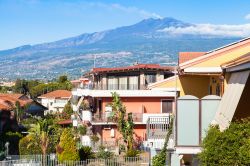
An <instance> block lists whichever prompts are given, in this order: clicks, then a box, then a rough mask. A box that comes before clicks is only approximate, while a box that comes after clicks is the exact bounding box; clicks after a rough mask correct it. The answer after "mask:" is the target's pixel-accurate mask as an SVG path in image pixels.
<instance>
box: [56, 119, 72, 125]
mask: <svg viewBox="0 0 250 166" xmlns="http://www.w3.org/2000/svg"><path fill="white" fill-rule="evenodd" d="M57 123H58V124H59V125H68V124H72V120H71V119H67V120H62V121H59V122H57Z"/></svg>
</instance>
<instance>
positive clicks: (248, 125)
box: [198, 119, 250, 166]
mask: <svg viewBox="0 0 250 166" xmlns="http://www.w3.org/2000/svg"><path fill="white" fill-rule="evenodd" d="M202 147H203V150H202V152H201V153H200V154H199V155H198V158H199V159H200V161H201V165H203V166H208V165H209V166H215V165H239V166H241V165H250V150H249V149H250V119H245V120H242V121H238V122H233V123H231V124H230V126H229V128H227V129H226V130H224V131H223V132H220V130H219V127H218V126H211V127H210V128H209V130H208V132H207V136H206V137H205V138H204V140H203V144H202Z"/></svg>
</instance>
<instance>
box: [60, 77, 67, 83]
mask: <svg viewBox="0 0 250 166" xmlns="http://www.w3.org/2000/svg"><path fill="white" fill-rule="evenodd" d="M66 81H68V77H67V76H66V75H62V76H60V77H59V78H58V82H59V83H65V82H66Z"/></svg>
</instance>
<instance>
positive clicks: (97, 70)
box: [90, 64, 174, 73]
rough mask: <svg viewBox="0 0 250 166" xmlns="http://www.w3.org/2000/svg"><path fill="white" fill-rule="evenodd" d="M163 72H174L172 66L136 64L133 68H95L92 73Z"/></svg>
mask: <svg viewBox="0 0 250 166" xmlns="http://www.w3.org/2000/svg"><path fill="white" fill-rule="evenodd" d="M142 69H144V70H145V69H148V70H162V71H174V67H172V66H160V65H159V64H136V65H133V66H125V67H114V68H93V69H92V71H91V72H90V73H107V72H114V71H134V70H142Z"/></svg>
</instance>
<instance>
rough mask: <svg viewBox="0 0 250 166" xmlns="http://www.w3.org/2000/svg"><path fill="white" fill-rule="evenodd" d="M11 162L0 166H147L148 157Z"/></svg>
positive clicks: (22, 158)
mask: <svg viewBox="0 0 250 166" xmlns="http://www.w3.org/2000/svg"><path fill="white" fill-rule="evenodd" d="M9 157H10V159H11V160H5V161H0V166H12V165H13V166H42V165H44V166H59V165H61V166H124V165H126V166H137V165H138V166H141V165H144V166H149V165H150V158H149V157H142V156H140V157H120V156H115V157H113V158H110V159H99V158H98V159H96V158H95V159H86V160H85V161H58V160H57V157H56V156H55V155H54V158H51V155H46V156H45V157H44V156H42V155H24V156H9Z"/></svg>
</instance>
